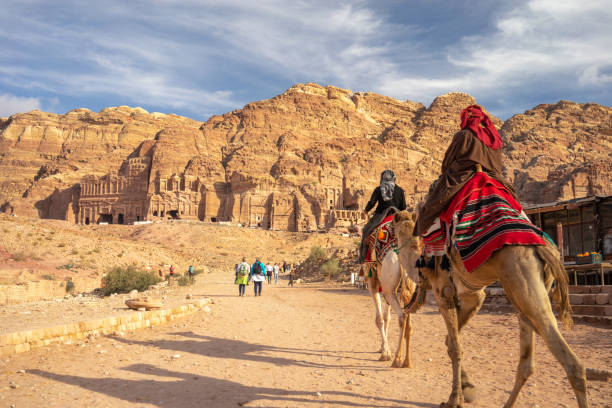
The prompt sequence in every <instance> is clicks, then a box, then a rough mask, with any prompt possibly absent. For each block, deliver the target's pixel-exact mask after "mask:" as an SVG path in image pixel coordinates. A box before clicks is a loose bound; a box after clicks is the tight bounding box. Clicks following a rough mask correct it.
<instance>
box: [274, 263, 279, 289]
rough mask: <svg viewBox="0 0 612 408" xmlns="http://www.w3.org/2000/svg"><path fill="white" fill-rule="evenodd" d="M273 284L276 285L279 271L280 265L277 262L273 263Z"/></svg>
mask: <svg viewBox="0 0 612 408" xmlns="http://www.w3.org/2000/svg"><path fill="white" fill-rule="evenodd" d="M273 270H274V284H275V285H278V273H279V272H280V267H279V266H278V264H277V263H275V264H274V268H273Z"/></svg>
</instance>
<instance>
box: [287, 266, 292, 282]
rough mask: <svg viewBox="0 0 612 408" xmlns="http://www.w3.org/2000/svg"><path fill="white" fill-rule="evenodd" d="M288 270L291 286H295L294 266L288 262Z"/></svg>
mask: <svg viewBox="0 0 612 408" xmlns="http://www.w3.org/2000/svg"><path fill="white" fill-rule="evenodd" d="M287 272H289V286H293V268H292V267H291V265H289V264H287Z"/></svg>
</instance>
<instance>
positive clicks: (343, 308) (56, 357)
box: [0, 273, 612, 408]
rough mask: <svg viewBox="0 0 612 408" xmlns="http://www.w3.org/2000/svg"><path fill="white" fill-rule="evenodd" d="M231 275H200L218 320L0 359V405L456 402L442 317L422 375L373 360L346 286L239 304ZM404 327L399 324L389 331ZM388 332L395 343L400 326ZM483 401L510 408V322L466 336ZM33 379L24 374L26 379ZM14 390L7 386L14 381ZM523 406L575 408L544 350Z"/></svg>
mask: <svg viewBox="0 0 612 408" xmlns="http://www.w3.org/2000/svg"><path fill="white" fill-rule="evenodd" d="M229 281H231V277H230V278H229V279H227V276H223V275H222V274H221V273H212V274H210V275H207V276H205V277H204V278H203V279H202V280H201V281H200V283H199V284H198V286H197V287H196V288H194V290H193V293H194V295H195V297H196V298H197V297H199V296H210V297H213V298H214V299H215V302H216V304H215V305H213V306H212V312H210V313H208V314H206V313H198V314H196V315H193V316H190V317H188V318H186V319H183V320H180V321H178V322H176V323H173V324H170V325H166V326H161V327H157V328H154V329H148V330H143V331H140V332H137V333H135V334H131V335H128V336H126V337H124V338H113V337H106V338H104V337H103V338H99V339H96V340H93V341H90V342H87V343H84V344H82V345H57V346H52V347H45V348H40V349H35V350H34V351H32V352H30V353H26V354H22V355H16V356H12V357H10V358H5V359H4V360H2V361H0V407H9V406H11V405H13V406H15V407H17V408H20V407H38V406H45V407H84V406H96V407H124V406H125V407H164V408H171V407H172V408H174V407H236V406H240V405H242V406H249V407H328V406H338V407H437V406H438V404H439V403H440V402H442V401H443V400H446V398H447V397H448V393H449V391H450V374H451V372H450V364H449V360H448V357H447V355H446V350H445V347H444V335H445V329H444V324H443V322H442V319H441V317H440V316H439V315H438V313H437V311H436V310H435V309H434V308H433V307H428V308H426V309H425V311H424V312H421V313H419V314H417V315H416V316H415V317H414V318H413V321H414V326H415V330H414V335H413V342H412V352H413V365H414V366H415V368H413V369H401V370H400V369H391V368H390V367H389V362H378V361H376V359H377V357H378V353H377V352H376V351H377V348H378V346H379V338H378V334H377V330H376V328H375V326H374V323H373V317H374V312H373V308H372V306H371V300H370V298H369V297H368V296H367V294H366V292H365V291H358V290H355V289H353V288H349V287H347V286H328V285H308V286H302V287H295V288H287V287H286V281H284V280H282V281H281V283H280V284H279V286H278V287H274V286H273V285H271V286H269V285H268V284H267V283H264V287H263V296H262V297H258V298H255V297H253V296H252V286H250V287H248V288H247V295H248V296H247V297H244V298H239V297H237V296H236V293H237V288H236V286H234V285H233V284H231V283H230V282H229ZM394 322H395V320H394ZM395 326H396V325H395V324H394V325H393V326H392V330H391V333H390V336H391V337H390V339H391V341H392V345H393V346H394V345H395V340H396V333H397V328H396V327H395ZM565 334H566V339H567V340H568V342H569V343H570V345H571V346H572V347H573V349H574V351H575V352H576V353H577V354H578V355H579V356H580V357H581V358H582V359H583V361H584V362H585V363H586V365H587V366H588V367H592V368H598V369H609V368H610V367H612V333H611V332H610V331H609V330H608V329H603V328H597V327H592V326H585V325H577V327H576V328H575V329H574V331H571V332H565ZM463 342H464V347H465V362H466V364H467V368H468V370H469V372H470V373H471V374H472V377H473V380H474V381H475V382H476V384H477V385H478V386H479V391H480V399H479V400H478V401H476V402H475V403H473V404H468V405H467V406H468V407H496V406H502V405H503V402H504V401H505V400H506V398H507V396H508V391H509V390H510V389H511V387H512V382H513V379H514V372H515V368H516V363H517V359H518V327H517V322H516V317H515V316H513V315H492V314H480V315H478V316H477V317H476V318H474V320H473V322H472V324H471V325H470V327H468V328H467V329H466V332H465V333H464V335H463ZM20 370H25V372H20ZM11 383H12V384H13V385H16V386H17V388H11V386H10V384H11ZM589 395H590V398H591V401H592V406H593V407H606V406H607V407H612V383H611V382H590V383H589ZM517 405H518V406H519V407H536V406H538V407H541V408H545V407H564V406H565V407H574V406H575V402H574V397H573V393H572V391H571V388H570V386H569V384H568V382H567V380H566V378H565V375H564V373H563V371H562V369H561V367H560V366H559V365H558V364H557V363H556V361H554V359H553V357H552V356H551V355H550V353H549V352H548V350H547V349H546V346H545V345H544V343H543V342H542V341H541V340H540V339H538V340H537V345H536V373H535V374H534V375H533V377H532V378H531V379H530V381H529V382H528V383H527V385H526V386H525V388H524V391H523V393H522V395H521V396H520V398H519V401H518V404H517Z"/></svg>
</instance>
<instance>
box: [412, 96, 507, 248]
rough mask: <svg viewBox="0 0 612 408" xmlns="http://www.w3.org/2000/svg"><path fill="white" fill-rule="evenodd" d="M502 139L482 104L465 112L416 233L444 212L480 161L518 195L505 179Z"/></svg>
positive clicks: (416, 226) (430, 193) (431, 189)
mask: <svg viewBox="0 0 612 408" xmlns="http://www.w3.org/2000/svg"><path fill="white" fill-rule="evenodd" d="M501 148H502V139H501V137H500V136H499V132H498V131H497V129H496V128H495V126H494V125H493V123H492V122H491V120H490V119H489V117H488V116H487V114H486V113H485V112H484V111H483V109H482V108H481V107H480V106H478V105H472V106H468V107H467V108H465V109H464V110H463V111H461V130H460V131H459V132H457V133H456V134H455V136H453V140H452V142H451V144H450V146H448V149H446V153H445V155H444V161H443V162H442V174H441V175H440V177H439V178H438V179H437V180H436V181H435V182H434V183H433V184H432V185H431V187H430V188H429V194H428V195H427V197H426V198H425V202H424V204H423V205H422V206H421V209H420V211H419V218H418V219H417V223H416V225H415V228H414V235H415V236H422V235H424V234H425V233H426V232H427V230H428V229H429V228H430V227H431V225H432V224H433V223H434V221H435V219H436V217H438V216H439V215H440V213H441V212H442V211H444V210H445V209H446V208H447V207H448V205H449V204H450V202H451V201H452V199H453V197H454V196H455V194H457V193H458V192H459V191H460V190H461V188H462V187H463V186H464V185H465V184H466V183H467V182H468V181H469V180H470V178H472V176H473V175H474V174H475V173H476V171H477V170H476V169H477V166H476V165H477V164H479V165H480V166H481V167H482V170H483V171H484V172H486V173H487V175H489V176H490V177H492V178H494V179H496V180H497V181H499V182H500V183H502V184H503V185H504V187H505V188H506V189H507V190H508V192H509V193H510V194H512V195H513V196H514V197H515V198H516V193H515V191H514V188H513V187H512V185H511V184H509V183H508V182H507V181H506V180H504V178H503V176H502V174H501V170H502V149H501Z"/></svg>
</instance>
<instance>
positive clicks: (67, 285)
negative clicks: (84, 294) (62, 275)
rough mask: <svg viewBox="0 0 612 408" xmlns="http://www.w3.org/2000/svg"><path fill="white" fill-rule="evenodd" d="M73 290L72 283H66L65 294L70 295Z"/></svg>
mask: <svg viewBox="0 0 612 408" xmlns="http://www.w3.org/2000/svg"><path fill="white" fill-rule="evenodd" d="M73 290H74V282H73V281H66V293H70V292H72V291H73Z"/></svg>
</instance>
